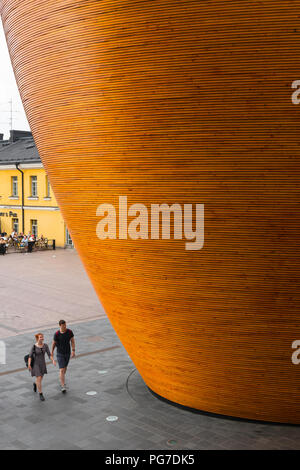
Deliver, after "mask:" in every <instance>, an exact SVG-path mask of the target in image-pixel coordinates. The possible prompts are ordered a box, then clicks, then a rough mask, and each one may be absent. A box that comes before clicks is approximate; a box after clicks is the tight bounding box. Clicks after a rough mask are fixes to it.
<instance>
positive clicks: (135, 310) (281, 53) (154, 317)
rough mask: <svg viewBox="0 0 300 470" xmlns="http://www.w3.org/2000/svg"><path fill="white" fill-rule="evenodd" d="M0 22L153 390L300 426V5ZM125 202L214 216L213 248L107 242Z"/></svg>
mask: <svg viewBox="0 0 300 470" xmlns="http://www.w3.org/2000/svg"><path fill="white" fill-rule="evenodd" d="M0 4H1V14H2V20H3V24H4V28H5V33H6V37H7V42H8V47H9V50H10V55H11V59H12V63H13V67H14V71H15V75H16V78H17V82H18V86H19V89H20V92H21V95H22V99H23V103H24V106H25V109H26V113H27V116H28V120H29V122H30V126H31V128H32V131H33V134H34V138H35V140H36V143H37V146H38V149H39V152H40V155H41V157H42V160H43V163H44V165H45V167H46V170H47V172H48V174H49V177H50V180H51V185H52V187H53V189H54V192H55V196H56V198H57V200H58V202H59V204H60V207H61V210H62V213H63V216H64V218H65V220H66V223H67V225H68V227H69V228H70V231H71V234H72V238H73V240H74V241H75V244H76V247H77V248H78V251H79V254H80V256H81V259H82V261H83V263H84V265H85V267H86V269H87V272H88V274H89V276H90V278H91V281H92V283H93V285H94V287H95V289H96V291H97V292H98V294H99V297H100V299H101V302H102V303H103V305H104V308H105V309H106V312H107V314H108V316H109V318H110V320H111V322H112V324H113V326H114V328H115V330H116V332H117V334H118V335H119V337H120V339H121V341H122V343H123V344H124V346H125V348H126V349H127V351H128V353H129V354H130V356H131V358H132V359H133V361H134V363H135V364H136V367H137V368H138V370H139V372H140V373H141V375H142V377H143V378H144V380H145V382H146V383H147V385H148V386H149V387H150V388H151V389H152V390H153V391H155V392H156V393H157V394H159V395H161V396H163V397H165V398H167V399H169V400H172V401H174V402H177V403H180V404H183V405H186V406H189V407H193V408H197V409H202V410H206V411H210V412H215V413H222V414H227V415H232V416H239V417H245V418H252V419H261V420H273V421H279V422H290V423H300V406H299V401H300V399H299V396H300V395H299V392H300V365H299V366H296V365H294V364H293V363H292V361H291V355H292V352H293V351H292V349H291V345H292V342H293V341H294V340H296V339H300V321H299V305H300V282H299V280H300V278H299V276H300V272H299V268H300V256H299V255H300V253H299V228H300V224H299V222H300V216H299V200H300V172H299V170H300V145H299V142H300V141H299V139H300V133H299V116H300V107H297V106H295V105H293V104H292V102H291V94H292V91H293V90H292V89H291V83H292V82H293V81H294V80H296V79H300V71H299V55H300V20H299V11H300V1H294V0H293V1H292V0H286V1H284V2H279V1H278V0H274V1H271V0H266V1H264V0H262V1H258V0H257V1H256V0H251V1H250V0H239V1H236V0H231V1H230V2H229V1H227V0H226V1H221V0H211V1H209V0H207V1H198V0H194V1H193V0H190V1H183V0H156V1H147V0H144V1H134V0H120V1H118V2H116V1H115V0H104V1H101V2H100V1H97V0H83V1H82V0H58V1H54V0H30V1H24V0H1V2H0ZM119 195H127V196H128V204H129V205H131V204H133V203H143V204H145V205H146V206H147V207H148V208H149V209H150V204H151V203H159V204H160V203H163V202H165V203H168V204H172V203H175V202H177V203H179V204H184V203H193V204H195V203H204V204H205V245H204V248H203V249H202V250H200V251H186V250H185V248H184V245H185V240H175V241H174V240H170V241H165V240H137V241H134V240H106V241H101V240H99V239H98V238H97V237H96V226H97V223H98V222H99V220H100V219H99V217H97V216H96V209H97V206H98V205H99V204H101V203H111V204H113V205H114V206H115V207H118V197H119Z"/></svg>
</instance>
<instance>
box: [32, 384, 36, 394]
mask: <svg viewBox="0 0 300 470" xmlns="http://www.w3.org/2000/svg"><path fill="white" fill-rule="evenodd" d="M33 391H34V392H36V383H35V382H34V384H33Z"/></svg>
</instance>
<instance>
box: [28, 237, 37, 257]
mask: <svg viewBox="0 0 300 470" xmlns="http://www.w3.org/2000/svg"><path fill="white" fill-rule="evenodd" d="M34 244H35V236H34V235H33V234H30V235H29V237H28V250H27V251H28V253H31V252H32V248H33V246H34Z"/></svg>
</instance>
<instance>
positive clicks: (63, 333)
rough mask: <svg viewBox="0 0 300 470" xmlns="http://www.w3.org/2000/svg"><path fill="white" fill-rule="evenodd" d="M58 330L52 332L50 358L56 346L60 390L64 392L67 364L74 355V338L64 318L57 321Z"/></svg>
mask: <svg viewBox="0 0 300 470" xmlns="http://www.w3.org/2000/svg"><path fill="white" fill-rule="evenodd" d="M58 324H59V330H58V331H57V332H56V333H55V334H54V337H53V342H52V349H51V360H53V353H54V349H55V347H56V348H57V352H56V357H57V362H58V365H59V378H60V384H61V391H62V392H63V393H65V392H66V382H65V377H66V372H67V367H68V364H69V360H70V357H75V340H74V334H73V331H72V330H69V329H68V328H67V324H66V322H65V320H60V321H59V323H58ZM70 342H71V344H72V354H71V348H70Z"/></svg>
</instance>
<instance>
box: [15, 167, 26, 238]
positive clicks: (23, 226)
mask: <svg viewBox="0 0 300 470" xmlns="http://www.w3.org/2000/svg"><path fill="white" fill-rule="evenodd" d="M19 165H20V163H16V169H17V170H18V171H19V172H20V173H22V233H23V234H25V215H24V172H23V171H22V170H20V168H19Z"/></svg>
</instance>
